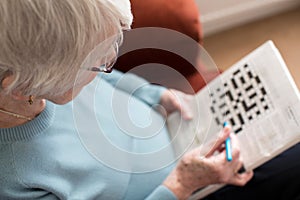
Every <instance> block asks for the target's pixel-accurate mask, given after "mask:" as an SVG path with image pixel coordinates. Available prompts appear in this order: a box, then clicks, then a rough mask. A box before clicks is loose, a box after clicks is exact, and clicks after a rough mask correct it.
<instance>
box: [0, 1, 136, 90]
mask: <svg viewBox="0 0 300 200" xmlns="http://www.w3.org/2000/svg"><path fill="white" fill-rule="evenodd" d="M0 19H1V20H0V27H1V28H0V44H1V46H0V81H1V80H2V79H3V78H4V77H5V75H7V74H12V75H13V77H14V82H13V83H12V84H11V85H10V86H9V88H8V89H7V91H8V92H11V91H13V90H14V89H19V90H21V91H22V92H23V94H24V95H36V96H42V95H58V94H63V93H64V92H66V91H67V90H69V89H71V88H72V86H73V83H74V78H75V77H76V74H77V72H78V70H79V68H80V65H81V64H82V62H83V60H84V59H85V57H86V56H87V55H88V53H89V52H90V51H91V50H92V49H93V48H94V47H95V46H96V45H97V44H98V43H99V42H101V41H103V40H105V39H107V38H108V37H110V36H112V35H115V34H118V35H121V37H122V29H124V28H130V25H131V22H132V15H131V11H130V3H129V1H128V0H1V1H0ZM0 90H1V89H0Z"/></svg>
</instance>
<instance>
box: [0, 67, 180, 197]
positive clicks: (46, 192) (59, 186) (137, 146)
mask: <svg viewBox="0 0 300 200" xmlns="http://www.w3.org/2000/svg"><path fill="white" fill-rule="evenodd" d="M101 76H102V77H100V75H99V76H98V77H97V78H96V79H95V80H94V81H93V82H92V84H91V85H89V86H87V87H86V88H85V90H84V91H83V93H82V95H85V94H86V93H85V91H88V90H89V89H91V88H89V87H93V84H94V86H95V84H96V85H97V87H96V89H95V91H94V94H95V96H94V97H91V96H87V97H84V98H94V100H95V106H94V108H95V109H96V112H95V113H96V118H97V120H98V122H99V126H100V127H101V130H102V131H103V133H104V134H105V137H107V138H108V139H109V140H110V141H111V142H112V144H113V145H115V146H117V147H118V148H120V149H124V151H127V152H130V153H132V154H144V153H149V152H150V153H151V152H155V151H156V150H157V149H161V148H163V147H164V146H166V145H168V144H169V138H168V133H167V131H166V128H165V127H163V128H162V129H160V131H159V133H158V134H156V135H153V136H151V137H147V138H143V137H135V135H138V134H143V133H142V132H141V133H139V132H138V133H129V134H128V133H126V134H124V129H123V128H124V127H123V128H122V126H123V125H118V124H116V123H115V121H116V115H118V113H115V109H116V108H115V106H114V105H113V103H112V98H113V99H114V98H115V97H117V100H118V101H117V102H120V103H121V102H123V101H124V100H126V98H128V97H130V94H133V95H134V98H129V99H130V105H133V107H134V109H132V110H130V113H129V116H130V118H131V119H132V120H136V121H137V126H138V127H140V129H137V130H142V129H143V127H145V126H146V125H147V123H149V119H148V118H149V115H147V113H148V114H149V111H150V110H151V106H153V105H155V104H157V103H158V102H159V99H160V95H161V93H162V91H163V90H164V88H162V87H159V86H153V85H149V84H146V85H145V83H146V82H145V81H144V80H142V79H140V78H138V77H136V76H134V75H126V76H125V77H126V78H124V79H123V80H122V81H121V82H119V83H121V84H117V83H118V81H119V80H120V78H121V77H122V74H121V73H119V72H117V71H115V72H113V73H112V74H109V75H101ZM116 88H117V89H116ZM93 89H94V88H93ZM123 98H124V100H123ZM78 99H79V100H75V101H77V102H76V105H80V103H81V102H78V101H80V97H79V98H78ZM115 99H116V98H115ZM127 100H128V99H127ZM75 101H74V102H75ZM74 102H71V103H68V104H66V105H63V106H57V105H54V104H53V103H51V102H47V105H46V108H45V110H44V111H43V112H42V113H41V114H40V115H39V116H38V117H37V118H35V119H34V120H32V121H30V122H28V123H26V124H24V125H22V126H18V127H14V128H6V129H0V199H1V200H2V199H22V200H26V199H30V200H34V199H43V200H44V199H45V200H46V199H47V200H48V199H70V200H71V199H72V200H73V199H77V200H94V199H104V200H110V199H112V200H114V199H128V200H129V199H130V200H135V199H137V200H140V199H148V200H152V199H153V200H154V199H155V200H160V199H161V200H169V199H170V200H174V199H176V197H175V196H174V194H173V193H172V192H171V191H170V190H168V189H167V188H166V187H164V186H163V185H161V184H162V182H163V180H164V179H165V178H166V176H167V175H168V174H169V172H170V171H171V170H172V168H173V167H174V164H169V165H167V166H162V167H161V168H155V170H152V171H151V170H149V169H151V168H149V169H147V167H148V166H149V165H150V164H151V162H152V160H151V159H150V160H149V162H148V161H147V160H146V162H144V161H145V160H144V161H143V162H142V160H141V161H140V162H139V160H138V161H135V162H134V163H131V161H130V160H126V158H123V161H122V162H124V166H130V167H129V168H128V169H132V171H131V172H130V171H128V170H126V169H125V168H124V170H122V166H121V168H119V169H114V168H117V167H114V166H110V165H109V163H106V162H105V161H104V162H102V161H101V160H99V159H98V158H97V156H95V155H93V152H91V151H90V149H89V147H87V146H85V143H83V141H82V139H81V138H80V137H81V136H82V135H81V134H82V133H80V131H78V127H77V126H78V125H77V124H76V123H77V122H76V119H74V116H76V115H75V114H74V109H76V108H74ZM116 105H119V103H117V104H116ZM83 106H84V105H83ZM129 107H130V106H129ZM117 108H118V107H117ZM121 108H122V106H120V109H121ZM120 112H121V114H122V112H123V111H122V110H121V111H120ZM81 115H84V114H82V113H81ZM84 117H86V118H89V117H90V116H88V115H86V116H85V115H84ZM156 118H157V119H159V117H157V116H156ZM147 120H148V122H147ZM161 120H163V118H161ZM143 122H145V124H143ZM120 127H121V128H120ZM125 132H126V130H125ZM78 133H79V134H78ZM131 134H133V135H131ZM100 143H101V142H100ZM100 143H99V148H98V149H99V150H100V152H102V153H103V154H105V155H110V153H111V152H109V151H108V150H107V149H103V147H102V148H101V144H100ZM166 155H167V156H170V157H172V156H173V155H172V152H170V154H169V155H168V154H166ZM110 156H112V157H113V156H114V155H110ZM166 159H169V158H166ZM147 162H148V163H147ZM121 164H122V163H121ZM142 169H145V171H149V172H143V173H133V172H135V170H141V171H140V172H142ZM153 169H154V168H153Z"/></svg>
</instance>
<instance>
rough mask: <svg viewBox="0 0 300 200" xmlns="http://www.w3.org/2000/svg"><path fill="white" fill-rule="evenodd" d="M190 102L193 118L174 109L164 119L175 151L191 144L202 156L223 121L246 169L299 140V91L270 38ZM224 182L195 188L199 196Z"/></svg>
mask: <svg viewBox="0 0 300 200" xmlns="http://www.w3.org/2000/svg"><path fill="white" fill-rule="evenodd" d="M191 107H192V109H193V110H194V112H195V114H194V119H193V120H191V121H185V120H183V119H182V118H181V116H180V115H179V114H178V113H174V114H173V115H171V116H170V117H168V120H167V124H168V128H169V132H170V135H171V138H172V144H173V147H174V151H175V154H176V155H177V156H179V155H182V154H183V153H184V152H185V151H186V150H188V149H190V148H194V147H196V146H200V147H202V149H203V151H202V153H201V155H199V156H205V154H206V153H207V151H208V150H209V149H210V148H211V146H212V145H213V143H214V141H215V138H216V135H217V134H218V133H219V132H220V131H221V129H222V124H223V122H225V121H226V122H229V124H231V126H232V130H233V132H234V133H236V135H237V136H238V139H239V142H240V144H241V145H240V146H241V156H242V158H243V162H244V167H245V168H246V170H249V169H255V168H256V167H258V166H260V165H261V164H263V163H265V162H266V161H268V160H270V159H271V158H273V157H275V156H276V155H278V154H279V153H281V152H283V151H284V150H286V149H288V148H290V147H291V146H293V145H295V144H296V143H298V142H299V141H300V134H299V133H300V95H299V91H298V89H297V86H296V84H295V82H294V81H293V78H292V76H291V75H290V73H289V71H288V68H287V67H286V65H285V63H284V61H283V59H282V57H281V55H280V53H279V51H278V50H277V48H276V47H275V45H274V44H273V42H272V41H267V42H266V43H265V44H263V45H262V46H260V47H259V48H257V49H256V50H254V51H253V52H252V53H250V54H249V55H247V56H246V57H244V58H243V59H242V60H240V61H239V62H238V63H236V64H235V65H233V66H232V67H230V68H229V69H228V70H226V71H225V72H224V73H222V74H221V75H220V76H219V77H217V78H216V79H214V80H213V81H211V82H210V83H209V84H208V85H207V86H206V87H204V88H203V89H202V90H200V91H199V92H198V93H197V94H196V95H195V98H194V99H193V101H192V103H191ZM222 186H224V185H220V184H218V185H211V186H208V187H206V188H204V189H201V190H199V191H198V192H195V193H194V194H193V195H192V196H191V197H190V199H191V200H193V199H200V198H203V197H205V196H206V195H208V194H210V193H211V192H214V191H216V190H217V189H219V188H221V187H222Z"/></svg>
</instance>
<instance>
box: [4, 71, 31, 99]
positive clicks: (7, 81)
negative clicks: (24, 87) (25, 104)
mask: <svg viewBox="0 0 300 200" xmlns="http://www.w3.org/2000/svg"><path fill="white" fill-rule="evenodd" d="M14 79H15V78H14V76H13V75H8V76H5V77H4V78H3V79H2V81H1V88H2V89H3V90H4V91H5V90H6V89H7V88H8V87H9V86H10V85H11V84H12V83H13V81H14ZM10 95H11V96H12V98H13V99H15V100H21V101H24V100H27V99H28V97H27V96H24V95H23V94H22V92H21V91H20V90H14V91H12V92H11V93H10Z"/></svg>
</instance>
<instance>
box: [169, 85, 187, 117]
mask: <svg viewBox="0 0 300 200" xmlns="http://www.w3.org/2000/svg"><path fill="white" fill-rule="evenodd" d="M170 91H171V93H172V94H173V95H174V99H173V105H174V107H175V110H178V111H179V112H180V113H181V116H182V117H183V119H185V120H191V119H192V118H193V112H192V110H191V108H190V99H189V96H188V95H187V94H185V93H182V92H180V91H177V90H170Z"/></svg>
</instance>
